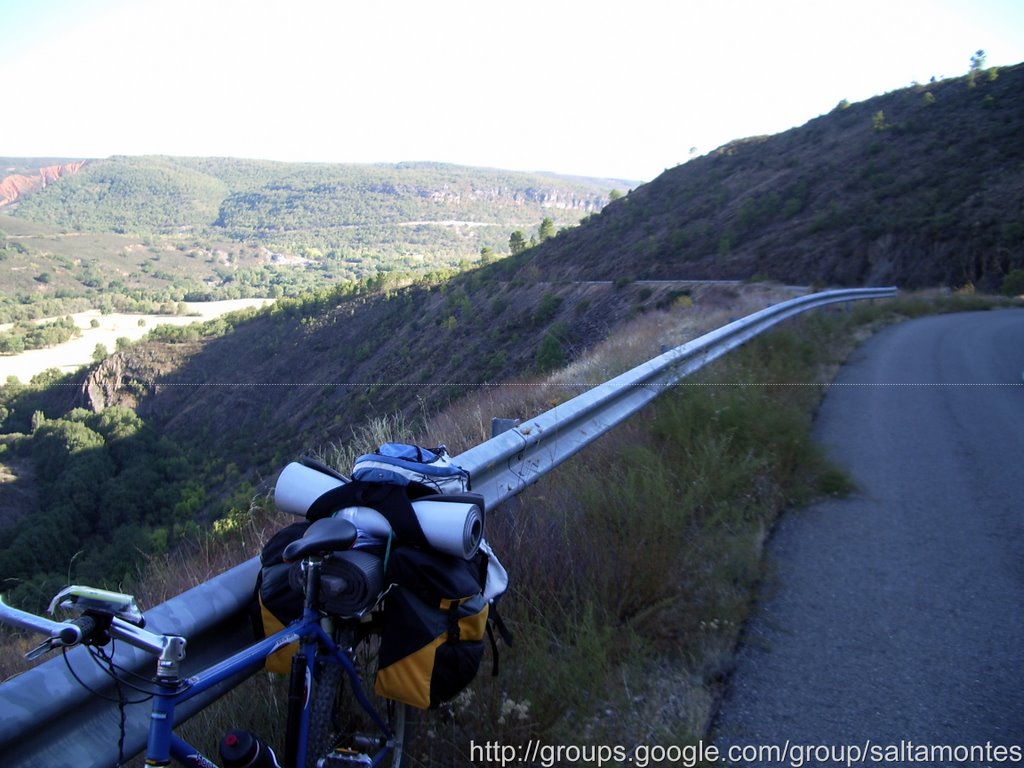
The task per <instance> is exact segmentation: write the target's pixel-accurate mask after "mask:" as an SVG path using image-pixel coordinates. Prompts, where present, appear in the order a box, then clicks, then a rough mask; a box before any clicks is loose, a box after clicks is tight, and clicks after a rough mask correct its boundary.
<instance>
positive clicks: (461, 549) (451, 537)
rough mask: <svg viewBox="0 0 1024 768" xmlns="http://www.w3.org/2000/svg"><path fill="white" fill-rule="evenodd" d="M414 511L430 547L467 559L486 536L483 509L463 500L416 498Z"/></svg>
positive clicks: (473, 553)
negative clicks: (418, 499)
mask: <svg viewBox="0 0 1024 768" xmlns="http://www.w3.org/2000/svg"><path fill="white" fill-rule="evenodd" d="M412 509H413V512H415V513H416V519H417V520H418V521H419V523H420V528H422V529H423V535H424V536H425V537H426V539H427V543H428V544H430V546H431V547H433V548H434V549H436V550H438V551H439V552H444V553H445V554H448V555H456V556H458V557H461V558H464V559H466V560H468V559H469V558H471V557H473V555H475V554H476V552H477V550H478V549H479V548H480V541H481V540H482V539H483V537H484V513H483V512H482V511H481V509H480V507H478V506H477V505H476V504H469V503H466V502H460V501H414V502H413V503H412Z"/></svg>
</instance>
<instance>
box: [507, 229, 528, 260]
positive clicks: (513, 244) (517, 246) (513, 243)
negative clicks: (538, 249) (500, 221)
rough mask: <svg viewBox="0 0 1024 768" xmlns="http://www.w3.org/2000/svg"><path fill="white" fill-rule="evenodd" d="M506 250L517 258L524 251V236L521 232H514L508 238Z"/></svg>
mask: <svg viewBox="0 0 1024 768" xmlns="http://www.w3.org/2000/svg"><path fill="white" fill-rule="evenodd" d="M508 249H509V250H510V251H512V255H513V256H518V255H519V254H520V253H522V252H523V251H525V250H526V235H524V234H523V233H522V231H521V230H518V229H517V230H516V231H515V232H513V233H512V234H511V235H510V236H509V238H508Z"/></svg>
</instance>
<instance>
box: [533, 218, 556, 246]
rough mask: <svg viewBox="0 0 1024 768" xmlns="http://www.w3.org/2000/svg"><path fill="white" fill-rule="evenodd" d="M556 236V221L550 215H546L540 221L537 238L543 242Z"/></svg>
mask: <svg viewBox="0 0 1024 768" xmlns="http://www.w3.org/2000/svg"><path fill="white" fill-rule="evenodd" d="M554 236H555V222H554V221H552V220H551V218H550V217H548V216H545V217H544V220H543V221H541V223H540V229H538V230H537V240H538V241H539V242H541V243H543V242H544V241H545V240H549V239H550V238H552V237H554Z"/></svg>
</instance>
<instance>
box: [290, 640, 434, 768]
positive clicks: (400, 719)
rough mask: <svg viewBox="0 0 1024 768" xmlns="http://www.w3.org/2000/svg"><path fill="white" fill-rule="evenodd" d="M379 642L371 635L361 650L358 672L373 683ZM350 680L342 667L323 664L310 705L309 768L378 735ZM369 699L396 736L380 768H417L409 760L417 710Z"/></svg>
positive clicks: (359, 652)
mask: <svg viewBox="0 0 1024 768" xmlns="http://www.w3.org/2000/svg"><path fill="white" fill-rule="evenodd" d="M377 639H379V638H377V637H376V636H375V635H370V636H369V638H367V639H366V640H364V642H362V643H360V644H359V646H358V648H357V652H356V662H357V665H356V666H357V671H358V672H359V676H360V677H361V678H362V679H364V680H372V679H373V669H372V666H373V665H375V660H376V651H375V648H373V647H372V646H373V645H374V641H375V640H377ZM346 680H347V675H346V674H345V672H344V670H343V669H342V668H341V667H340V666H339V665H338V664H333V663H323V664H322V665H321V666H320V667H319V668H318V669H317V673H316V677H315V680H314V685H313V698H312V701H311V703H310V720H309V731H308V734H307V738H306V765H305V768H316V765H317V761H318V760H320V759H321V758H323V757H325V756H326V755H327V754H329V753H330V752H332V751H333V750H334V749H335V747H348V746H350V745H351V744H352V742H353V738H354V736H355V735H356V734H360V733H368V734H376V733H377V732H378V731H379V729H378V728H377V726H376V724H374V723H373V721H372V720H371V719H370V717H369V716H368V715H367V714H366V712H365V711H364V710H363V709H362V707H361V706H360V705H359V702H358V701H357V700H356V697H355V696H354V695H351V692H346V690H345V681H346ZM367 695H368V697H369V699H370V702H371V703H372V704H373V705H374V707H375V708H376V709H377V711H378V712H379V713H380V714H381V715H382V716H383V717H384V718H385V720H386V722H387V724H388V727H389V728H390V729H391V733H392V735H393V747H392V750H391V752H390V753H389V754H388V755H387V757H386V758H385V760H384V761H383V762H382V763H380V765H382V766H387V768H402V767H403V766H411V765H414V764H415V761H414V760H412V759H410V757H409V749H410V748H411V746H412V741H413V738H414V736H415V733H416V731H417V728H416V723H417V722H418V718H417V716H416V715H417V712H416V710H415V709H414V708H412V707H408V706H406V705H405V704H401V703H399V702H394V701H388V700H385V699H381V698H379V697H377V696H375V695H374V694H373V693H372V691H371V692H369V693H368V694H367Z"/></svg>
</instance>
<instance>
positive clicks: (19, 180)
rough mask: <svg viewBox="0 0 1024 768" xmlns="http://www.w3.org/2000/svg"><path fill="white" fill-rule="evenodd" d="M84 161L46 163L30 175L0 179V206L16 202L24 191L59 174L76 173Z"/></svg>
mask: <svg viewBox="0 0 1024 768" xmlns="http://www.w3.org/2000/svg"><path fill="white" fill-rule="evenodd" d="M85 163H86V161H85V160H76V161H75V162H71V163H62V164H59V165H47V166H44V167H42V168H40V169H39V171H38V173H35V174H33V175H31V176H26V175H22V174H12V175H10V176H6V177H4V178H3V179H0V208H3V207H4V206H6V205H10V204H11V203H14V202H16V201H17V200H18V198H20V197H21V196H22V195H24V194H26V193H31V192H35V191H37V190H40V189H43V188H44V187H46V185H47V184H52V183H53V182H55V181H56V180H57V179H59V178H60V177H61V176H67V175H69V174H72V173H78V172H79V171H80V170H82V166H84V165H85Z"/></svg>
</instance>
